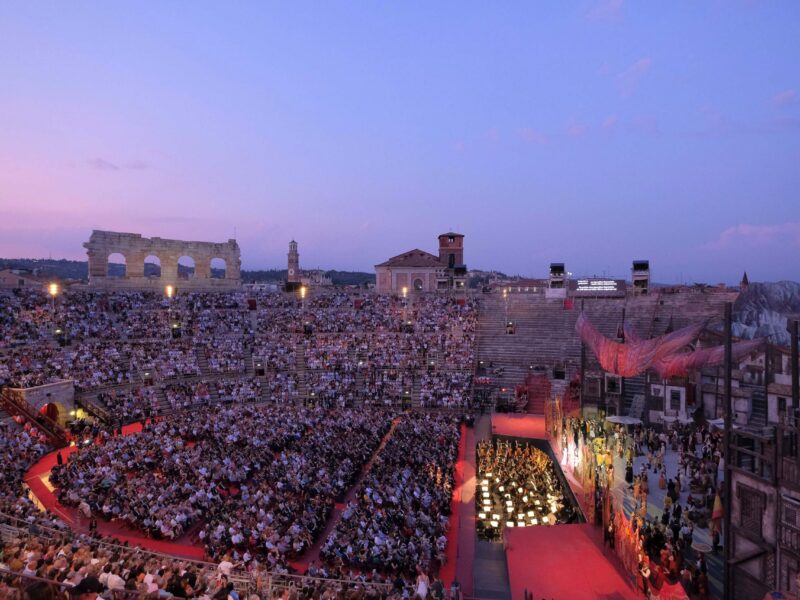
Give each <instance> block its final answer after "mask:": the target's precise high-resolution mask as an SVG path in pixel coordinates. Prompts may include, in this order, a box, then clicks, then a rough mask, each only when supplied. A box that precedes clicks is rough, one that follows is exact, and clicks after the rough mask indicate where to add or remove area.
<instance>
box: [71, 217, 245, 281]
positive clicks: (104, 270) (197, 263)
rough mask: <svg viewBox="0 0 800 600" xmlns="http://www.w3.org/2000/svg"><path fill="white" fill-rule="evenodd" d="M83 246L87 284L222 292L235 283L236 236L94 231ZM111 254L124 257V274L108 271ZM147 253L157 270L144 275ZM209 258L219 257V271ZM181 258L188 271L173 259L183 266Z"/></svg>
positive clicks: (237, 278) (238, 265)
mask: <svg viewBox="0 0 800 600" xmlns="http://www.w3.org/2000/svg"><path fill="white" fill-rule="evenodd" d="M83 246H84V248H86V254H87V255H88V259H89V287H93V288H104V289H153V290H156V289H165V288H166V286H168V285H172V286H174V287H175V288H176V289H177V290H213V289H219V290H225V289H237V288H239V287H240V286H241V255H240V251H239V245H238V244H237V243H236V240H228V241H227V242H224V243H214V242H195V241H181V240H171V239H165V238H158V237H154V238H146V237H142V235H141V234H138V233H120V232H116V231H100V230H95V231H93V232H92V235H91V237H90V238H89V241H88V242H86V243H84V244H83ZM111 255H122V257H124V259H125V272H124V274H120V273H117V272H112V268H110V266H109V257H110V256H111ZM153 257H155V258H156V259H158V264H160V274H158V273H155V272H152V271H151V272H150V273H147V274H145V261H146V260H147V259H148V258H150V259H152V258H153ZM214 259H221V261H224V274H221V273H220V271H219V270H212V267H211V262H212V261H213V260H214ZM184 260H185V261H186V262H187V263H193V265H194V272H193V273H192V272H190V270H188V269H186V268H184V269H179V266H178V264H179V261H180V262H181V264H184ZM216 262H217V263H218V264H219V263H220V260H217V261H216ZM153 270H155V269H153Z"/></svg>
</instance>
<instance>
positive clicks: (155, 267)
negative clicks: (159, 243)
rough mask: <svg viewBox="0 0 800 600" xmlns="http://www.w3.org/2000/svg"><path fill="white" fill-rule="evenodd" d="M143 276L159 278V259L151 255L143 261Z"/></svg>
mask: <svg viewBox="0 0 800 600" xmlns="http://www.w3.org/2000/svg"><path fill="white" fill-rule="evenodd" d="M144 276H145V277H161V259H160V258H158V257H157V256H156V255H155V254H151V255H149V256H147V257H146V258H145V259H144Z"/></svg>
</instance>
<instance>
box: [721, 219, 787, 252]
mask: <svg viewBox="0 0 800 600" xmlns="http://www.w3.org/2000/svg"><path fill="white" fill-rule="evenodd" d="M776 243H782V244H789V245H792V246H800V222H798V223H779V224H777V225H750V224H748V223H741V224H739V225H734V226H733V227H728V228H727V229H726V230H725V231H723V232H722V233H720V235H719V237H718V238H717V239H716V240H714V241H713V242H710V243H709V244H707V247H708V248H711V249H714V250H724V249H727V248H731V247H736V246H742V245H747V246H765V245H769V244H776Z"/></svg>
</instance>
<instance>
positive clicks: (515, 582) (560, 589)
mask: <svg viewBox="0 0 800 600" xmlns="http://www.w3.org/2000/svg"><path fill="white" fill-rule="evenodd" d="M599 537H600V531H599V529H597V528H596V527H594V526H592V525H556V526H554V527H516V528H513V529H506V530H505V534H504V543H505V549H506V560H507V561H508V578H509V581H510V583H511V597H512V599H513V600H523V599H524V598H525V591H526V590H527V592H528V595H529V596H530V597H532V598H534V599H536V600H538V599H539V598H548V599H549V598H555V599H561V598H569V600H599V599H603V600H628V599H630V600H635V599H637V598H640V597H641V595H640V594H639V593H638V592H637V591H635V590H633V589H632V587H631V585H630V584H629V583H628V582H627V581H626V579H625V578H624V577H623V575H622V574H621V572H620V571H618V570H617V569H616V568H615V567H614V566H613V565H612V564H611V562H609V559H608V557H613V552H612V551H611V550H605V551H604V550H603V549H602V546H599V545H598V543H597V542H598V541H599Z"/></svg>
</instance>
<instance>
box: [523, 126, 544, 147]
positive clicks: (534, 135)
mask: <svg viewBox="0 0 800 600" xmlns="http://www.w3.org/2000/svg"><path fill="white" fill-rule="evenodd" d="M519 137H520V138H521V139H522V141H523V142H525V143H526V144H546V143H547V136H546V135H545V134H543V133H542V132H541V131H536V130H535V129H532V128H530V127H523V128H522V129H520V130H519Z"/></svg>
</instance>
